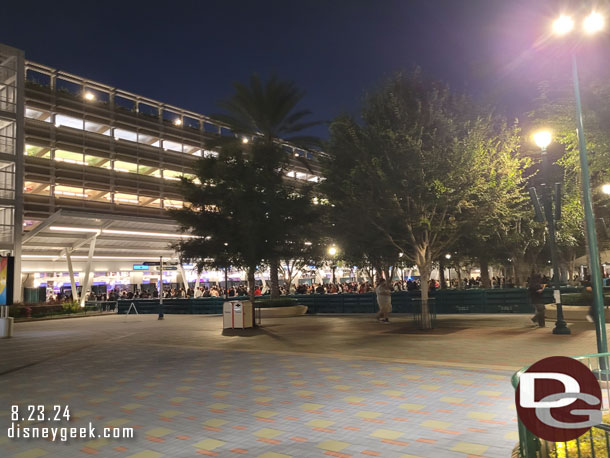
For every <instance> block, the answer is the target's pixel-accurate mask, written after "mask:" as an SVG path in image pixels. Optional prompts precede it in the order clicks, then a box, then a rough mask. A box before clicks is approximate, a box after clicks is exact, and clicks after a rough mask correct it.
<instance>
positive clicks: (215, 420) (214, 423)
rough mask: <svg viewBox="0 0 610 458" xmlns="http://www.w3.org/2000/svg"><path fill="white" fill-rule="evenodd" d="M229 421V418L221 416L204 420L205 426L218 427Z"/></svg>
mask: <svg viewBox="0 0 610 458" xmlns="http://www.w3.org/2000/svg"><path fill="white" fill-rule="evenodd" d="M227 423H229V422H228V421H227V420H223V419H221V418H212V419H210V420H206V421H204V422H203V424H204V425H205V426H212V427H213V428H218V427H219V426H222V425H226V424H227Z"/></svg>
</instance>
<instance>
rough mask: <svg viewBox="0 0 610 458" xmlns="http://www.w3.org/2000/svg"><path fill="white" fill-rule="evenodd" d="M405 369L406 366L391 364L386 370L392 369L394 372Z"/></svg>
mask: <svg viewBox="0 0 610 458" xmlns="http://www.w3.org/2000/svg"><path fill="white" fill-rule="evenodd" d="M405 369H406V367H403V366H392V367H388V370H390V371H394V372H402V371H404V370H405Z"/></svg>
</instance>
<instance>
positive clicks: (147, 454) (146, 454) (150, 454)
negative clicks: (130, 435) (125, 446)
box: [127, 450, 163, 458]
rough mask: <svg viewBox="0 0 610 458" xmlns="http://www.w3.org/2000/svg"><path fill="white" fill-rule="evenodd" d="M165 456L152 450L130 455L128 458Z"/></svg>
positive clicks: (157, 457)
mask: <svg viewBox="0 0 610 458" xmlns="http://www.w3.org/2000/svg"><path fill="white" fill-rule="evenodd" d="M160 456H163V454H161V453H159V452H153V451H152V450H142V451H141V452H138V453H134V454H133V455H129V456H128V457H127V458H159V457H160Z"/></svg>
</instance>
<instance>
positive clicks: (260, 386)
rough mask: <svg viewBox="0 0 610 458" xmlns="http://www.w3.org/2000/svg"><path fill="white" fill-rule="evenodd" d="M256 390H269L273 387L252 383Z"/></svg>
mask: <svg viewBox="0 0 610 458" xmlns="http://www.w3.org/2000/svg"><path fill="white" fill-rule="evenodd" d="M251 388H252V389H253V390H254V391H269V390H270V389H271V388H272V387H270V386H269V385H252V387H251Z"/></svg>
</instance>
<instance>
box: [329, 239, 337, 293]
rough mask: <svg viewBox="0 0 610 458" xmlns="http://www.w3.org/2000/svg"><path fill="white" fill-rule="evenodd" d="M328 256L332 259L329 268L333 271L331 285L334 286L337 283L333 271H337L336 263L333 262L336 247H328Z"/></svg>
mask: <svg viewBox="0 0 610 458" xmlns="http://www.w3.org/2000/svg"><path fill="white" fill-rule="evenodd" d="M328 254H329V255H331V256H332V257H333V264H332V266H331V269H332V270H333V284H335V283H336V282H337V279H336V277H335V270H336V269H337V263H336V260H335V256H336V254H337V247H335V246H331V247H329V248H328Z"/></svg>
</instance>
